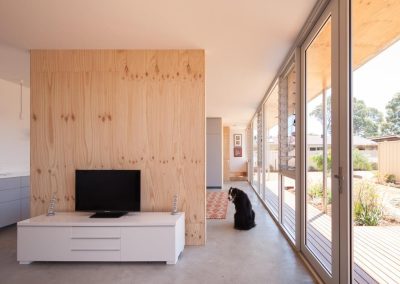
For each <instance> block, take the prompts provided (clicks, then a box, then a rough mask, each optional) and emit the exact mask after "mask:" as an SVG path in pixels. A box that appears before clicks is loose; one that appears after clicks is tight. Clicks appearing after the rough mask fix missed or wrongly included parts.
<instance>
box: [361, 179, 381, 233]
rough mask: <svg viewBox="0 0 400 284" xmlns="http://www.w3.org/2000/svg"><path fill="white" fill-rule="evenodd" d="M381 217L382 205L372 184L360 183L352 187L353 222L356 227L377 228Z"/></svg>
mask: <svg viewBox="0 0 400 284" xmlns="http://www.w3.org/2000/svg"><path fill="white" fill-rule="evenodd" d="M382 217H383V209H382V205H381V203H380V201H379V196H378V194H377V193H376V186H375V184H373V183H370V182H366V181H360V182H357V183H356V184H355V186H354V222H355V224H356V225H358V226H377V225H378V224H379V222H380V220H381V219H382Z"/></svg>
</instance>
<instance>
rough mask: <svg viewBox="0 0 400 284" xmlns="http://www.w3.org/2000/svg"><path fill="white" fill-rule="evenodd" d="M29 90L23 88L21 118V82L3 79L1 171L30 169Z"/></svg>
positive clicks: (0, 82) (0, 90)
mask: <svg viewBox="0 0 400 284" xmlns="http://www.w3.org/2000/svg"><path fill="white" fill-rule="evenodd" d="M29 94H30V90H29V88H28V87H22V118H20V85H19V84H17V83H14V82H10V81H6V80H3V79H0V133H1V139H0V173H1V174H11V175H13V174H15V175H18V174H25V173H28V172H29V161H30V160H29V153H30V151H29V117H30V112H29V106H30V100H29V99H30V98H29Z"/></svg>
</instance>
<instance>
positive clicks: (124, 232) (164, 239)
mask: <svg viewBox="0 0 400 284" xmlns="http://www.w3.org/2000/svg"><path fill="white" fill-rule="evenodd" d="M174 234H175V227H130V228H128V227H127V228H122V229H121V260H122V261H169V260H171V259H175V235H174Z"/></svg>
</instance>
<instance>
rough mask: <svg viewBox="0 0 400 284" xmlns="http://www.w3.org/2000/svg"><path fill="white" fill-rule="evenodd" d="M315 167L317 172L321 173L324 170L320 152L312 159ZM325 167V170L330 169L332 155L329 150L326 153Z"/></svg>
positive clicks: (322, 157) (322, 156)
mask: <svg viewBox="0 0 400 284" xmlns="http://www.w3.org/2000/svg"><path fill="white" fill-rule="evenodd" d="M312 159H313V161H314V163H315V165H316V169H317V170H318V171H322V170H323V169H324V155H323V153H322V152H321V153H320V154H318V155H315V156H313V157H312ZM326 165H327V168H328V169H327V170H330V169H331V167H332V154H331V150H329V151H328V153H327V157H326Z"/></svg>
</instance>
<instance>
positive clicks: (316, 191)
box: [307, 182, 323, 199]
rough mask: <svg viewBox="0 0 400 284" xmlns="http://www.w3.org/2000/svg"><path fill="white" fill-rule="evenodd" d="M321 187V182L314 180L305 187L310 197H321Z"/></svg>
mask: <svg viewBox="0 0 400 284" xmlns="http://www.w3.org/2000/svg"><path fill="white" fill-rule="evenodd" d="M322 187H323V186H322V182H315V183H312V184H310V186H309V187H308V189H307V194H308V196H310V197H311V198H312V199H315V198H320V197H322V196H323V192H322Z"/></svg>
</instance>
